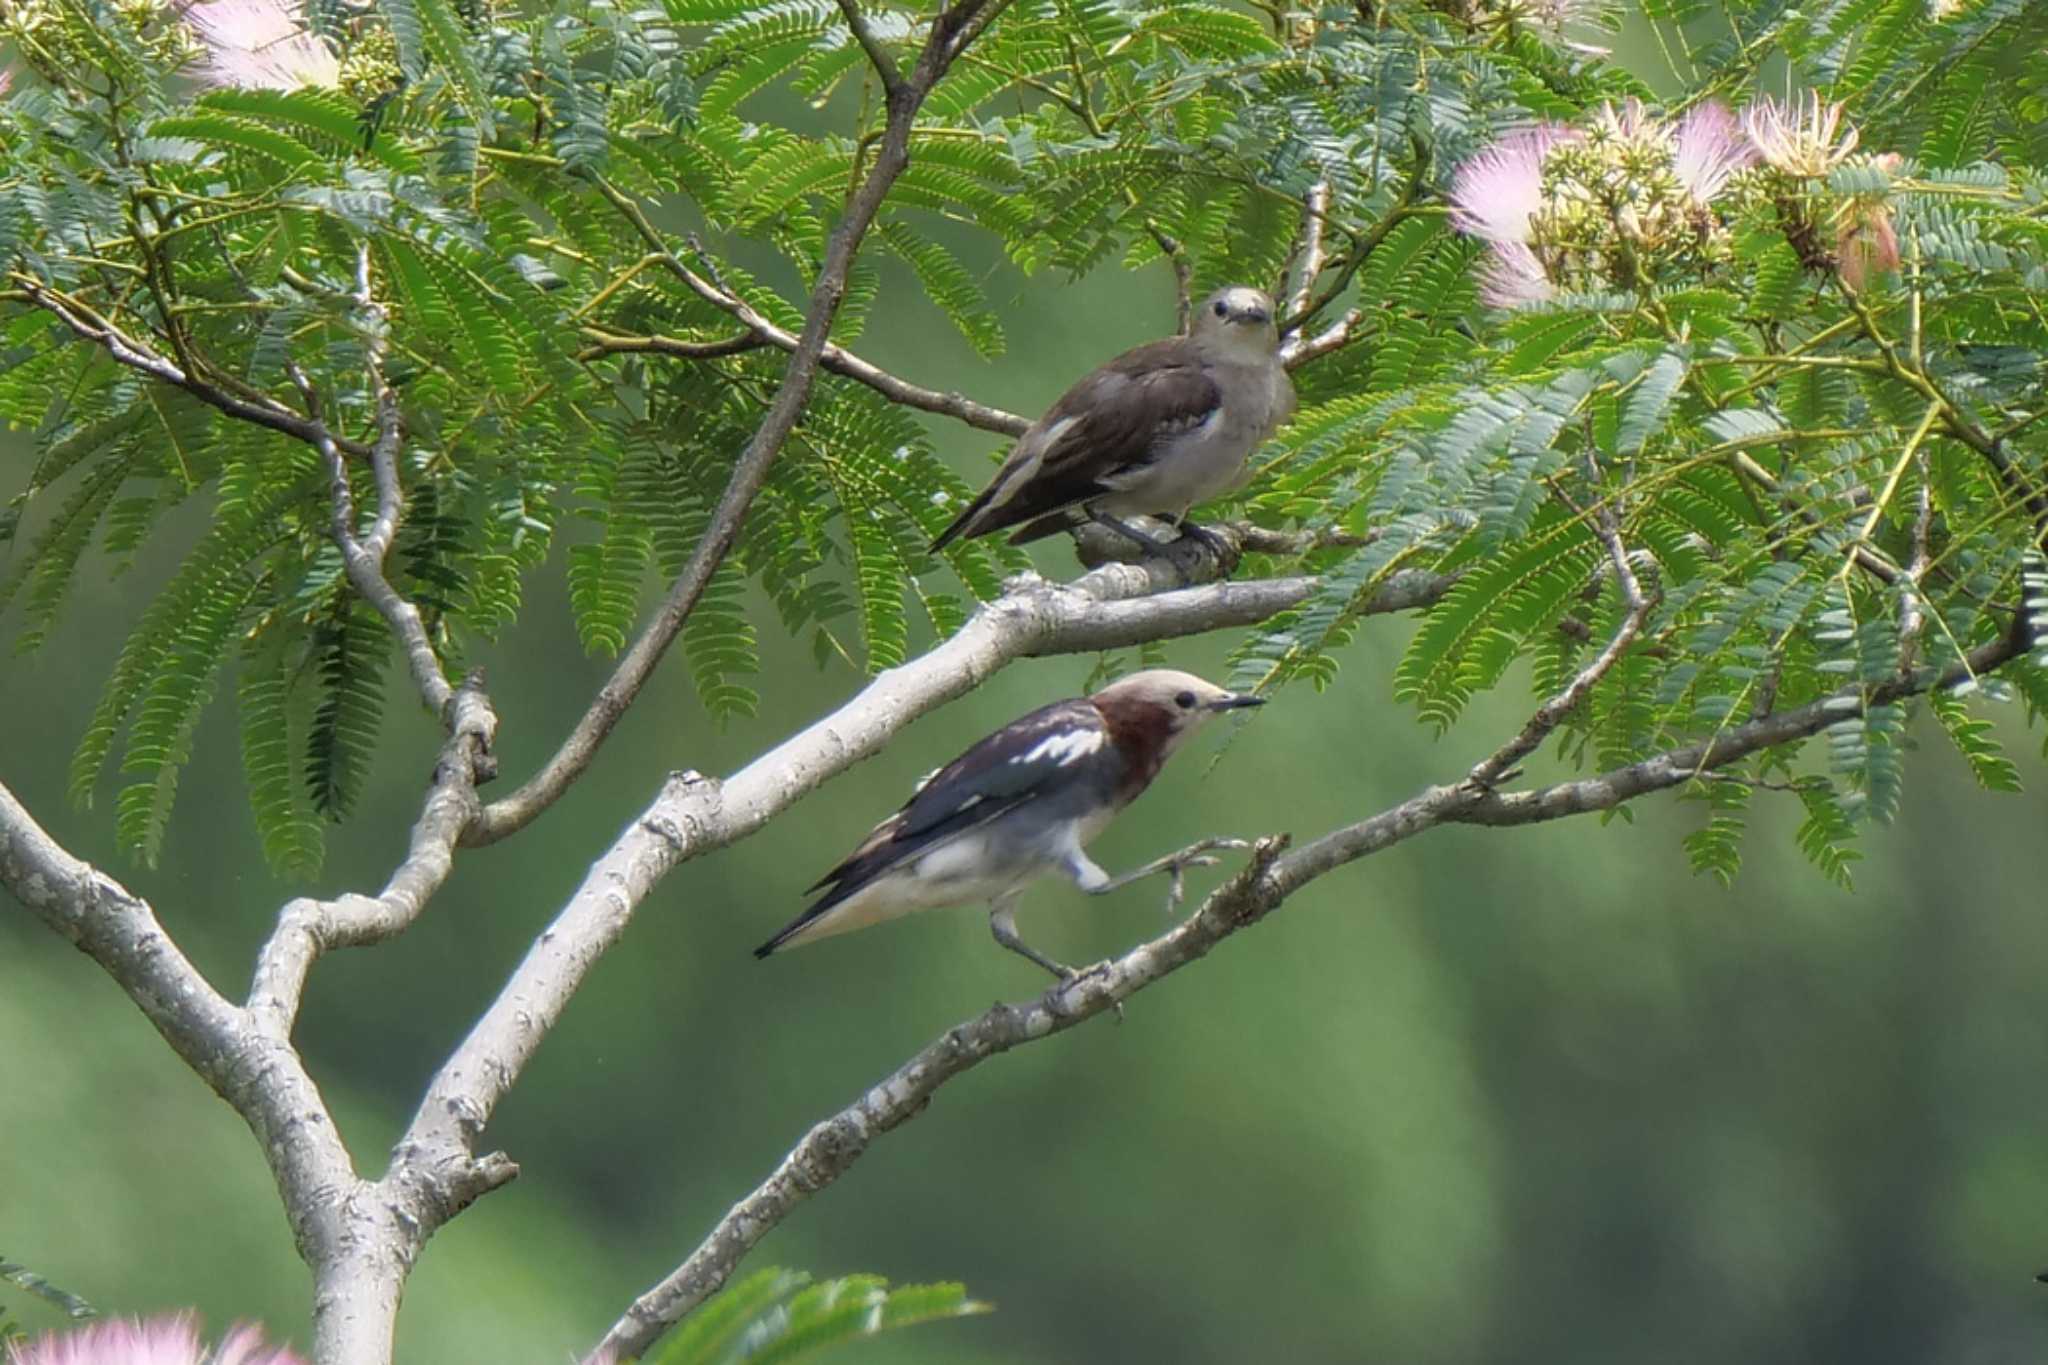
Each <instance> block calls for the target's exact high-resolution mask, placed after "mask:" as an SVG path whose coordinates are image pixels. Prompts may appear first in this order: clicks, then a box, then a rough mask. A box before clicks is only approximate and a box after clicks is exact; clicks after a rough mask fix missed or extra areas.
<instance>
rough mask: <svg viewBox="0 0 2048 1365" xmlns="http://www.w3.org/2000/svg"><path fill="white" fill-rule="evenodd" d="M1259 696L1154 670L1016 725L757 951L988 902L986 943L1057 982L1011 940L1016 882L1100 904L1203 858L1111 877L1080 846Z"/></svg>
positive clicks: (833, 877)
mask: <svg viewBox="0 0 2048 1365" xmlns="http://www.w3.org/2000/svg"><path fill="white" fill-rule="evenodd" d="M1264 701H1265V698H1263V697H1253V696H1245V695H1241V694H1238V693H1234V692H1226V691H1224V690H1223V689H1222V688H1220V687H1217V686H1215V685H1214V684H1211V683H1207V682H1204V681H1202V680H1201V679H1200V678H1197V677H1195V676H1194V675H1193V674H1191V673H1178V672H1175V671H1173V670H1172V669H1164V668H1161V669H1151V670H1148V671H1146V672H1143V673H1133V674H1132V675H1131V676H1130V677H1128V678H1124V679H1121V680H1120V681H1117V682H1113V683H1111V684H1110V685H1109V686H1107V687H1105V688H1103V689H1102V690H1101V691H1100V692H1096V693H1094V694H1092V695H1090V696H1086V697H1073V698H1070V699H1068V700H1066V701H1056V702H1054V703H1053V704H1052V705H1050V706H1041V707H1040V708H1039V709H1038V710H1036V711H1033V712H1031V713H1030V714H1029V715H1026V716H1020V717H1018V718H1017V719H1016V720H1013V721H1011V722H1010V723H1009V724H1008V725H1005V726H1004V727H1003V728H1002V729H1000V730H998V731H996V732H995V733H994V734H992V735H990V736H988V737H987V738H986V739H984V740H982V741H981V742H980V743H978V744H976V745H975V746H974V747H973V748H971V749H969V750H968V751H967V752H966V753H964V754H962V755H960V757H958V758H956V759H954V760H953V761H952V762H951V763H948V764H947V765H946V766H945V767H943V768H941V769H939V770H938V771H937V772H936V773H933V774H932V775H931V777H929V778H927V779H926V780H925V781H924V782H923V783H922V784H921V785H920V786H919V787H918V789H917V791H916V792H915V793H914V794H913V795H912V796H911V798H910V800H909V801H908V802H906V803H905V804H904V806H903V809H901V810H899V811H897V812H896V813H895V814H894V815H892V816H890V817H889V818H888V819H886V820H884V821H883V822H882V823H881V824H879V825H877V826H875V828H874V831H873V832H872V833H870V834H869V835H868V837H867V838H866V839H863V840H862V841H861V844H860V847H858V848H856V849H854V851H853V852H852V853H850V854H848V855H847V856H846V858H845V860H844V861H842V862H841V863H840V864H839V865H838V866H837V867H835V868H833V869H832V870H831V871H830V872H827V873H826V874H825V875H824V877H822V878H821V879H819V881H818V883H817V884H816V885H815V886H813V887H812V888H811V890H813V891H817V890H820V889H824V891H825V894H824V895H823V896H821V897H819V898H818V900H817V901H816V902H815V903H814V904H812V905H811V906H810V908H809V909H807V910H805V911H804V912H803V913H802V914H801V915H798V916H797V917H796V919H794V920H792V921H791V922H790V924H789V925H788V926H787V927H786V928H784V929H783V931H782V932H781V933H779V934H777V935H776V936H775V937H774V938H772V939H770V940H768V942H766V943H764V944H762V945H761V946H760V947H759V948H757V949H755V950H754V955H755V956H756V957H766V956H768V954H770V953H772V952H774V951H776V950H777V949H779V948H788V947H792V946H794V945H796V944H800V943H809V942H810V941H811V940H813V939H819V938H825V937H827V936H829V935H832V934H843V933H845V932H846V931H847V930H849V929H862V928H866V927H867V926H868V925H870V924H878V923H880V922H881V921H883V920H888V919H894V918H896V917H897V916H899V915H907V914H909V913H910V912H911V911H913V910H935V909H938V908H940V907H941V906H947V905H964V904H967V903H970V902H974V901H986V902H988V906H989V929H990V932H992V933H993V934H994V935H995V940H996V942H998V943H1000V944H1002V945H1003V946H1004V947H1005V948H1008V949H1010V950H1011V951H1012V952H1016V953H1022V954H1023V955H1024V956H1025V957H1028V958H1030V959H1031V960H1032V961H1033V962H1036V963H1037V964H1038V965H1039V966H1041V967H1043V968H1045V969H1046V970H1047V971H1049V972H1051V973H1052V974H1053V975H1055V976H1058V977H1060V978H1062V979H1065V978H1066V977H1068V976H1071V975H1072V974H1073V973H1072V970H1071V969H1070V968H1068V967H1064V966H1062V965H1061V964H1059V963H1057V962H1055V961H1053V960H1052V959H1051V958H1049V957H1046V956H1045V955H1043V954H1042V953H1040V952H1038V951H1037V950H1036V949H1034V948H1032V947H1030V946H1028V945H1027V944H1025V943H1024V942H1023V940H1021V939H1019V938H1018V937H1017V927H1016V924H1015V922H1014V921H1013V919H1012V915H1013V913H1014V912H1015V910H1016V905H1017V899H1018V897H1020V896H1021V895H1023V893H1024V889H1025V887H1027V886H1029V885H1030V884H1031V883H1032V882H1034V881H1036V880H1038V879H1039V878H1041V877H1044V876H1047V875H1050V874H1053V873H1059V874H1061V875H1063V876H1066V877H1069V878H1071V879H1072V880H1073V882H1074V884H1075V885H1076V886H1078V887H1080V888H1081V889H1082V890H1083V891H1086V892H1089V893H1091V894H1096V895H1099V894H1101V893H1103V892H1105V891H1113V890H1115V889H1116V888H1118V887H1120V886H1125V885H1127V884H1129V883H1130V882H1132V881H1134V880H1136V879H1137V878H1139V877H1143V876H1148V875H1151V874H1152V873H1155V872H1164V871H1173V872H1175V873H1176V875H1177V874H1178V871H1179V869H1181V868H1183V867H1186V866H1189V865H1191V864H1192V863H1194V862H1196V861H1206V860H1197V859H1195V858H1194V857H1193V856H1192V855H1193V854H1195V853H1198V852H1200V851H1201V849H1202V848H1205V847H1215V846H1217V844H1218V843H1220V842H1228V841H1218V840H1209V841H1207V842H1206V843H1205V844H1202V845H1197V846H1196V847H1195V848H1192V849H1185V850H1182V851H1181V852H1180V853H1177V854H1170V855H1168V856H1167V857H1165V858H1161V859H1159V860H1158V861H1156V862H1152V863H1148V864H1146V865H1145V866H1144V867H1141V868H1139V869H1138V870H1137V871H1135V872H1131V873H1127V874H1125V875H1124V876H1122V877H1111V876H1110V875H1109V874H1108V873H1107V872H1104V871H1103V870H1102V869H1101V868H1099V867H1097V866H1096V865H1095V864H1094V863H1093V862H1091V861H1089V859H1088V855H1087V854H1086V853H1085V852H1083V851H1082V850H1083V849H1085V848H1086V847H1087V845H1088V842H1089V841H1090V840H1092V839H1093V838H1094V837H1095V836H1096V835H1098V834H1100V833H1101V832H1102V831H1103V828H1104V827H1105V826H1107V825H1108V824H1109V822H1110V819H1111V818H1112V817H1113V816H1115V815H1116V813H1117V812H1118V811H1120V810H1122V809H1123V808H1124V807H1125V806H1128V805H1129V804H1130V803H1131V802H1132V801H1133V800H1135V799H1136V798H1137V796H1138V794H1139V793H1140V792H1142V791H1144V790H1145V788H1146V787H1147V786H1149V785H1151V782H1152V779H1153V778H1155V777H1157V776H1158V775H1159V769H1160V768H1161V767H1162V766H1163V765H1164V764H1165V762H1166V760H1167V759H1168V758H1169V757H1171V756H1172V754H1173V751H1174V750H1175V749H1177V748H1179V747H1180V746H1181V744H1183V743H1184V742H1185V741H1186V740H1187V738H1188V736H1190V735H1192V734H1194V732H1195V731H1196V730H1198V729H1200V728H1201V727H1202V726H1203V724H1204V723H1206V722H1207V721H1208V720H1209V719H1210V718H1211V717H1213V716H1215V715H1217V714H1218V713H1219V712H1223V711H1229V710H1233V709H1235V708H1237V707H1242V706H1258V705H1260V704H1262V703H1263V702H1264Z"/></svg>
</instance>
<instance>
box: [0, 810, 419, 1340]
mask: <svg viewBox="0 0 2048 1365" xmlns="http://www.w3.org/2000/svg"><path fill="white" fill-rule="evenodd" d="M0 886H5V887H6V888H7V890H8V891H9V892H10V893H12V894H13V895H14V897H15V898H16V899H17V900H19V901H20V902H21V903H22V904H23V905H24V906H26V907H27V908H28V909H29V911H30V912H31V913H33V914H34V915H36V916H37V918H39V919H41V920H42V921H43V922H44V923H45V924H47V925H49V926H50V928H52V929H54V930H55V931H56V932H57V933H59V934H62V935H63V936H64V937H65V938H67V939H69V940H70V941H71V942H72V943H73V944H74V945H76V946H77V947H78V949H79V951H81V952H83V953H85V954H86V955H87V956H88V957H90V958H92V960H93V961H94V962H96V963H98V964H99V965H100V967H101V968H102V969H103V970H104V971H105V972H106V973H107V975H108V976H110V977H112V978H113V979H114V981H115V983H116V984H117V985H119V986H120V987H121V989H122V990H123V991H125V992H126V993H127V995H128V998H129V999H131V1000H133V1001H134V1002H135V1004H136V1005H137V1007H139V1008H140V1009H141V1010H142V1012H143V1014H144V1015H145V1016H147V1017H148V1019H149V1021H150V1023H151V1024H153V1025H155V1026H156V1030H157V1032H158V1033H160V1034H162V1035H163V1038H164V1041H165V1042H167V1043H169V1044H170V1045H171V1048H172V1050H173V1051H175V1052H176V1053H177V1054H178V1056H179V1057H181V1058H183V1059H184V1061H185V1064H186V1065H187V1066H189V1067H191V1068H192V1070H193V1071H195V1072H197V1073H198V1075H199V1077H200V1079H202V1080H204V1081H205V1082H206V1083H207V1084H208V1085H209V1086H211V1087H212V1088H213V1090H214V1091H215V1093H217V1094H218V1095H219V1096H220V1097H221V1098H222V1099H224V1100H226V1101H227V1102H228V1103H229V1104H230V1105H232V1106H233V1107H234V1109H235V1112H237V1113H238V1114H240V1115H241V1116H242V1119H243V1121H244V1122H246V1123H247V1124H248V1125H249V1129H250V1131H251V1132H253V1133H254V1134H255V1135H256V1139H257V1141H258V1142H259V1143H260V1144H261V1145H262V1148H263V1154H264V1158H265V1160H267V1161H268V1162H269V1164H270V1169H271V1174H272V1176H273V1177H274V1179H275V1180H276V1182H277V1188H278V1194H279V1197H280V1199H281V1200H282V1202H283V1204H284V1210H285V1215H286V1217H287V1218H288V1219H289V1220H290V1222H291V1227H292V1233H293V1236H294V1237H295V1238H296V1240H297V1242H298V1246H299V1254H300V1255H301V1256H303V1257H304V1258H305V1260H306V1263H307V1264H308V1265H310V1266H312V1267H313V1268H314V1270H315V1273H316V1275H317V1276H319V1278H320V1291H321V1292H320V1293H319V1294H318V1295H316V1302H315V1307H314V1331H315V1337H316V1340H321V1339H330V1340H333V1339H340V1338H342V1337H344V1336H345V1335H346V1328H347V1327H348V1324H349V1322H350V1321H351V1320H352V1319H353V1317H354V1315H355V1314H356V1313H357V1312H358V1311H359V1308H360V1303H359V1301H358V1300H357V1299H356V1298H355V1297H354V1296H353V1295H352V1294H350V1293H348V1292H346V1291H345V1289H344V1286H343V1285H342V1284H341V1283H340V1282H339V1281H337V1280H336V1279H334V1278H333V1276H332V1275H331V1274H330V1273H329V1272H330V1271H331V1270H332V1269H333V1267H335V1266H336V1265H337V1264H338V1263H339V1262H340V1261H341V1260H342V1259H344V1258H345V1257H347V1256H349V1255H351V1254H353V1252H352V1249H353V1248H355V1247H356V1246H357V1245H358V1244H359V1243H360V1242H361V1240H362V1238H361V1235H360V1233H361V1226H360V1224H359V1223H358V1221H357V1205H358V1203H359V1201H360V1199H361V1197H362V1195H363V1193H364V1192H365V1191H366V1190H367V1189H368V1188H369V1187H368V1186H366V1185H365V1184H364V1182H363V1181H362V1180H360V1179H359V1178H358V1177H357V1175H356V1173H355V1169H354V1166H353V1165H352V1164H351V1162H350V1160H349V1155H348V1151H347V1149H346V1148H345V1147H344V1146H343V1145H342V1142H341V1138H340V1136H339V1134H337V1133H336V1132H335V1128H334V1121H333V1118H332V1116H331V1115H330V1114H329V1112H328V1109H327V1105H326V1102H325V1101H324V1100H323V1099H322V1098H321V1095H320V1091H319V1088H318V1087H317V1086H315V1085H314V1083H313V1080H312V1078H311V1077H310V1076H309V1075H308V1074H307V1073H306V1069H305V1067H304V1065H303V1064H302V1063H301V1061H300V1059H299V1056H298V1054H297V1053H295V1052H294V1051H293V1050H292V1048H291V1045H290V1043H289V1042H287V1041H285V1040H284V1039H282V1038H278V1037H273V1036H270V1035H268V1034H266V1033H265V1032H264V1031H263V1030H261V1029H259V1028H258V1027H257V1026H256V1023H255V1021H254V1020H253V1019H252V1018H251V1017H250V1016H249V1015H248V1014H246V1013H245V1012H244V1011H242V1010H240V1009H237V1008H236V1007H235V1006H234V1005H233V1004H231V1003H229V1002H228V1001H227V1000H226V999H224V998H223V997H222V996H221V995H220V993H219V992H217V991H215V990H214V989H213V987H212V986H211V985H209V984H208V983H207V981H206V978H205V977H203V976H202V975H200V973H199V970H198V969H197V968H196V967H194V966H193V965H192V963H191V962H190V961H189V960H187V958H186V957H185V955H184V954H183V953H182V952H180V951H179V949H178V945H177V944H176V943H174V942H172V940H171V938H170V936H169V935H168V934H166V933H165V932H164V931H163V927H162V925H160V924H159V923H158V922H157V918H156V912H155V911H154V910H152V909H151V908H150V905H149V903H148V902H147V901H145V900H143V899H142V898H141V897H139V896H137V895H135V894H134V893H133V892H131V891H129V890H128V889H127V888H126V887H124V886H122V885H121V884H120V883H119V882H117V881H115V880H114V879H113V878H112V877H109V876H107V875H106V874H105V873H103V872H101V871H99V870H98V869H97V868H95V867H93V866H92V865H91V864H89V863H85V862H82V861H80V860H79V859H77V858H74V857H72V856H71V855H70V854H69V853H67V852H66V851H65V850H64V849H63V848H62V847H60V846H59V845H58V843H57V842H56V840H54V839H52V838H51V837H50V836H49V835H48V834H47V833H45V832H44V830H43V829H42V827H41V826H39V825H38V824H37V823H36V822H35V820H34V819H33V818H32V817H31V816H30V815H29V813H28V811H27V810H25V809H24V808H23V807H22V805H21V803H20V802H19V801H17V800H16V799H15V797H14V794H13V793H12V792H10V791H8V790H7V788H6V787H4V786H0ZM387 1216H388V1215H387ZM387 1323H388V1320H387ZM385 1341H386V1344H385V1347H384V1350H385V1351H386V1352H388V1350H389V1331H388V1325H387V1328H386V1333H385ZM320 1358H321V1359H322V1360H338V1359H347V1360H351V1361H356V1360H362V1361H370V1360H377V1359H383V1358H385V1357H384V1356H383V1355H375V1356H373V1355H368V1354H363V1353H362V1352H360V1351H344V1352H343V1353H342V1354H323V1355H322V1356H321V1357H320Z"/></svg>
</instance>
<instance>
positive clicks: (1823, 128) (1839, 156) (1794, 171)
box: [1742, 94, 1858, 180]
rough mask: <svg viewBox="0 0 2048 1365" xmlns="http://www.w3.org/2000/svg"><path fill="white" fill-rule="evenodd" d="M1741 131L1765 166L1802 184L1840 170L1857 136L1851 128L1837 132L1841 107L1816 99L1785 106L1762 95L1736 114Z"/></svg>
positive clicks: (1853, 146)
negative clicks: (1838, 167) (1795, 178)
mask: <svg viewBox="0 0 2048 1365" xmlns="http://www.w3.org/2000/svg"><path fill="white" fill-rule="evenodd" d="M1742 127H1743V131H1745V132H1746V133H1748V134H1749V141H1750V144H1751V145H1752V146H1754V147H1755V148H1756V151H1757V155H1758V156H1760V157H1762V158H1763V160H1764V164H1765V165H1767V166H1769V167H1770V168H1771V169H1773V170H1776V171H1782V172H1784V173H1785V174H1786V175H1795V176H1798V177H1800V178H1801V179H1805V180H1819V179H1821V178H1823V177H1824V176H1826V175H1827V173H1828V172H1829V171H1832V170H1833V169H1834V168H1835V167H1837V166H1839V165H1841V164H1842V162H1844V161H1845V160H1847V159H1848V156H1849V154H1850V153H1851V152H1853V151H1855V150H1856V139H1857V136H1858V134H1857V132H1856V129H1855V127H1854V126H1853V125H1852V126H1850V127H1848V128H1847V129H1844V128H1843V127H1842V106H1841V105H1839V104H1828V103H1825V102H1823V101H1822V99H1821V97H1820V96H1819V95H1816V94H1808V95H1806V96H1805V97H1803V98H1801V99H1795V100H1789V101H1780V100H1775V99H1772V98H1771V97H1770V96H1769V95H1765V96H1764V97H1763V98H1762V99H1759V100H1757V101H1756V102H1755V103H1753V104H1751V105H1750V106H1749V107H1748V108H1747V109H1744V110H1743V111H1742Z"/></svg>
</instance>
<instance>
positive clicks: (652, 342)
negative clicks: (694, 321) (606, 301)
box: [576, 327, 768, 364]
mask: <svg viewBox="0 0 2048 1365" xmlns="http://www.w3.org/2000/svg"><path fill="white" fill-rule="evenodd" d="M582 333H583V335H584V336H585V337H586V338H588V339H589V341H590V344H589V345H588V346H586V347H584V348H583V349H582V350H580V351H578V352H577V353H576V359H577V360H579V361H582V362H584V363H586V364H587V363H588V362H590V361H593V360H596V359H599V358H600V357H603V356H608V355H669V356H674V357H676V358H677V359H679V360H718V359H722V358H723V357H725V356H729V355H740V354H742V353H744V352H746V351H758V350H760V349H761V348H762V347H763V346H766V345H767V344H768V342H767V341H766V339H764V338H763V337H762V336H761V335H760V334H759V333H758V332H751V331H749V332H741V333H740V334H739V335H738V336H735V337H726V338H724V339H722V340H719V341H687V340H684V339H683V338H681V337H671V336H661V335H659V334H656V335H653V336H625V335H622V334H620V333H617V332H608V331H605V330H604V329H603V328H600V327H584V328H583V329H582Z"/></svg>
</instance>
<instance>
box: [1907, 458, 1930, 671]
mask: <svg viewBox="0 0 2048 1365" xmlns="http://www.w3.org/2000/svg"><path fill="white" fill-rule="evenodd" d="M1914 463H1915V465H1916V466H1917V469H1918V472H1919V475H1920V488H1919V493H1918V505H1917V506H1916V507H1915V508H1914V513H1913V554H1912V557H1911V558H1910V559H1908V560H1907V561H1906V578H1905V584H1904V586H1903V587H1902V588H1901V589H1900V593H1899V672H1900V673H1901V674H1910V673H1911V672H1912V671H1913V663H1914V659H1915V657H1916V656H1917V654H1918V652H1919V647H1920V632H1921V631H1922V630H1923V629H1925V628H1926V625H1927V611H1928V607H1927V602H1926V599H1925V598H1924V597H1922V596H1921V592H1920V582H1921V580H1922V579H1923V578H1925V577H1926V576H1927V570H1928V567H1929V566H1930V565H1931V564H1932V563H1933V562H1934V561H1933V556H1932V554H1931V553H1930V551H1929V548H1928V544H1929V540H1930V539H1931V537H1932V534H1933V529H1934V484H1933V480H1932V479H1930V478H1929V477H1928V473H1929V471H1928V467H1927V448H1926V447H1925V446H1922V447H1921V448H1920V449H1919V450H1918V451H1916V452H1915V453H1914Z"/></svg>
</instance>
